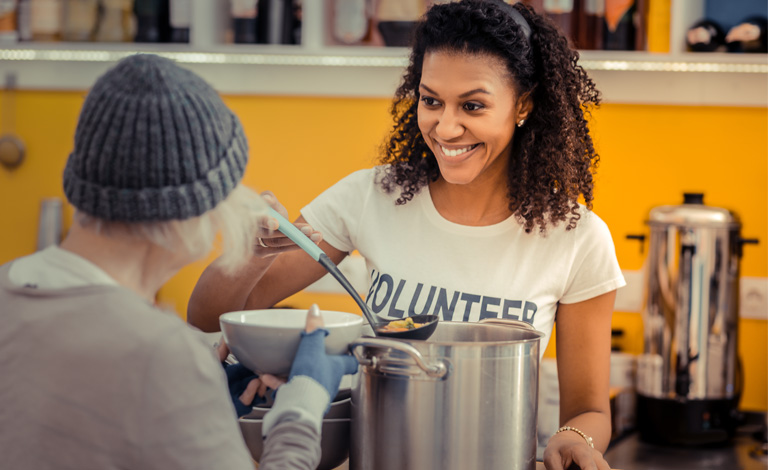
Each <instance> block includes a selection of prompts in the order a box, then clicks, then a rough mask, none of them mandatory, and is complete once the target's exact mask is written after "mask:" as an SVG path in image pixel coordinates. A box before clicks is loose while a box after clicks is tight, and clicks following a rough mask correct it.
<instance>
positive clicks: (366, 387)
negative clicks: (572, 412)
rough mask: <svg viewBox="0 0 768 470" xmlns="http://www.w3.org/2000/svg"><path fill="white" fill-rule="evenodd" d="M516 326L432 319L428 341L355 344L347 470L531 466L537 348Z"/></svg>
mask: <svg viewBox="0 0 768 470" xmlns="http://www.w3.org/2000/svg"><path fill="white" fill-rule="evenodd" d="M543 336H544V335H543V333H541V332H539V331H536V330H534V329H533V327H531V326H530V325H528V324H527V323H523V322H516V321H509V320H506V321H505V320H496V319H490V321H488V320H486V321H483V322H480V323H465V322H440V324H439V325H438V327H437V330H436V331H435V333H434V335H433V336H432V337H431V338H430V339H429V340H428V341H402V340H386V339H378V338H361V339H360V340H358V341H357V342H355V343H352V345H351V349H352V351H353V352H354V353H355V355H356V356H357V358H358V360H360V362H361V365H362V367H361V370H360V373H359V374H358V375H359V380H358V382H357V384H355V385H354V386H353V389H352V429H351V434H352V437H351V441H352V442H351V449H350V469H351V470H361V469H364V470H385V469H386V470H391V469H398V470H459V469H460V470H466V469H468V468H478V469H479V468H482V469H484V470H494V469H500V470H501V469H503V470H532V469H534V468H535V466H536V412H537V396H538V371H539V342H540V340H541V338H542V337H543Z"/></svg>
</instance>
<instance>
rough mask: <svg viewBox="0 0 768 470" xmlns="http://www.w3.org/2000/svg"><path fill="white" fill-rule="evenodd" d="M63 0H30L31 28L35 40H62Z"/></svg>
mask: <svg viewBox="0 0 768 470" xmlns="http://www.w3.org/2000/svg"><path fill="white" fill-rule="evenodd" d="M61 8H62V0H29V28H30V31H31V33H32V40H33V41H40V42H47V41H59V40H61V13H62V12H61Z"/></svg>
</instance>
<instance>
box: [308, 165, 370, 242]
mask: <svg viewBox="0 0 768 470" xmlns="http://www.w3.org/2000/svg"><path fill="white" fill-rule="evenodd" d="M373 173H374V170H373V169H367V170H359V171H356V172H354V173H352V174H350V175H348V176H346V177H344V178H343V179H341V180H340V181H339V182H338V183H336V184H334V185H333V186H331V187H330V188H328V189H326V190H325V191H323V192H322V193H321V194H320V195H319V196H317V197H316V198H315V199H314V200H313V201H312V202H310V203H309V204H307V205H306V206H304V207H303V208H302V209H301V215H303V216H304V219H305V220H306V221H307V223H308V224H310V225H311V226H312V228H314V229H315V230H318V231H320V233H322V234H323V240H325V241H326V242H328V243H329V244H330V245H331V246H332V247H334V248H336V249H337V250H341V251H346V252H352V251H354V250H355V240H354V237H355V234H356V233H357V227H358V222H359V220H360V216H361V214H362V212H363V210H365V204H366V201H367V199H368V197H369V192H370V191H371V190H372V187H373V178H374V174H373Z"/></svg>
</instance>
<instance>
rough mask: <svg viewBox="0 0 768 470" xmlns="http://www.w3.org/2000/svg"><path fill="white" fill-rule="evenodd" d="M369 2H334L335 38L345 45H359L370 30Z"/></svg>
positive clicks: (352, 0) (339, 0)
mask: <svg viewBox="0 0 768 470" xmlns="http://www.w3.org/2000/svg"><path fill="white" fill-rule="evenodd" d="M369 16H370V6H369V5H368V0H334V1H333V29H332V31H333V37H334V39H336V40H338V41H340V42H341V43H343V44H358V43H359V42H360V41H362V40H363V38H364V37H365V36H366V35H367V34H368V29H369V28H370V18H369Z"/></svg>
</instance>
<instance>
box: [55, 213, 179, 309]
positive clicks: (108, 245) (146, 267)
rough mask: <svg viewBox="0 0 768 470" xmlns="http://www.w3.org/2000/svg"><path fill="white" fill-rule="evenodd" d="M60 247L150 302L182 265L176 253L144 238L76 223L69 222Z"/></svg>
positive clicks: (152, 301)
mask: <svg viewBox="0 0 768 470" xmlns="http://www.w3.org/2000/svg"><path fill="white" fill-rule="evenodd" d="M61 248H63V249H65V250H67V251H70V252H72V253H75V254H76V255H79V256H82V257H83V258H85V259H87V260H88V261H90V262H91V263H93V264H95V265H96V266H98V267H99V268H101V269H102V270H104V272H106V273H107V274H109V275H110V276H111V277H112V278H113V279H114V280H115V281H117V282H118V283H119V284H120V285H122V286H124V287H127V288H128V289H131V290H132V291H134V292H136V293H137V294H138V295H139V296H141V297H142V298H144V299H146V300H147V301H149V302H151V303H154V302H155V296H156V295H157V292H158V291H159V290H160V288H161V287H162V286H163V284H165V283H166V282H167V281H168V279H170V278H171V277H172V276H173V275H174V274H176V272H177V271H178V270H179V269H181V267H183V266H184V264H185V263H184V262H183V261H182V260H180V259H179V256H178V255H174V254H173V253H171V252H169V251H168V250H165V249H163V248H161V247H159V246H157V245H155V244H153V243H150V242H148V241H142V240H137V239H134V238H128V237H127V236H122V237H107V236H105V235H102V234H99V233H96V232H94V231H93V230H90V229H86V228H83V227H81V226H79V225H78V224H77V222H75V223H74V224H72V227H71V228H70V230H69V233H68V234H67V237H66V238H65V239H64V241H62V242H61Z"/></svg>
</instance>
